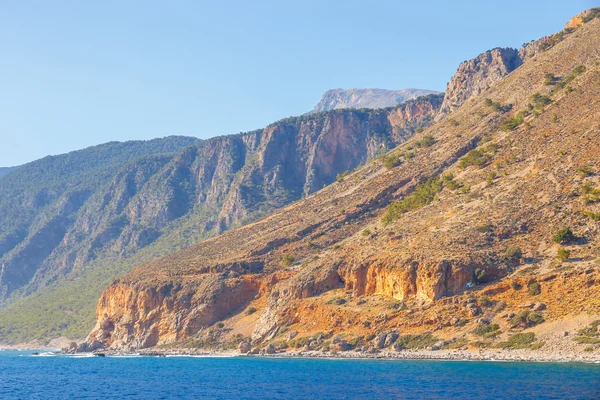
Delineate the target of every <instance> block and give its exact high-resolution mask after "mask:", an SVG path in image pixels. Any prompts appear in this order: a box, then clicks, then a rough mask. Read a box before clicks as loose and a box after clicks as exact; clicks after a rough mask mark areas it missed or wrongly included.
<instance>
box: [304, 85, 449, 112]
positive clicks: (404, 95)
mask: <svg viewBox="0 0 600 400" xmlns="http://www.w3.org/2000/svg"><path fill="white" fill-rule="evenodd" d="M429 94H439V92H435V91H433V90H423V89H400V90H386V89H332V90H328V91H326V92H325V93H324V94H323V96H322V97H321V100H320V101H319V102H318V103H317V105H316V106H315V108H313V110H312V111H311V112H312V113H317V112H321V111H331V110H338V109H343V108H354V109H357V108H386V107H393V106H396V105H398V104H400V103H404V102H405V101H408V100H412V99H416V98H417V97H421V96H427V95H429Z"/></svg>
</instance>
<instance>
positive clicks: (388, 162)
mask: <svg viewBox="0 0 600 400" xmlns="http://www.w3.org/2000/svg"><path fill="white" fill-rule="evenodd" d="M400 164H402V161H401V160H400V157H399V156H398V155H397V154H393V155H390V156H387V157H386V158H385V159H384V160H383V166H384V167H385V168H387V169H392V168H394V167H397V166H398V165H400Z"/></svg>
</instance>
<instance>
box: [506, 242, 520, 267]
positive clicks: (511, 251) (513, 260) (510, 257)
mask: <svg viewBox="0 0 600 400" xmlns="http://www.w3.org/2000/svg"><path fill="white" fill-rule="evenodd" d="M521 258H523V251H522V250H521V248H520V247H517V246H511V247H509V248H508V249H506V252H505V253H504V256H502V261H504V262H505V263H507V264H509V265H512V266H515V265H518V264H519V263H520V262H521Z"/></svg>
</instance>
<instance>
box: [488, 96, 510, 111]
mask: <svg viewBox="0 0 600 400" xmlns="http://www.w3.org/2000/svg"><path fill="white" fill-rule="evenodd" d="M485 105H486V106H488V107H490V108H491V109H492V110H494V111H497V112H501V113H506V112H509V111H510V110H511V109H512V104H509V105H505V106H503V105H502V104H500V103H497V102H494V101H493V100H492V99H490V98H487V99H485Z"/></svg>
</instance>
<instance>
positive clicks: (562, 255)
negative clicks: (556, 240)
mask: <svg viewBox="0 0 600 400" xmlns="http://www.w3.org/2000/svg"><path fill="white" fill-rule="evenodd" d="M569 257H571V251H570V250H568V249H565V248H563V247H561V248H560V249H558V250H557V252H556V258H558V259H559V260H560V261H569Z"/></svg>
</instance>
